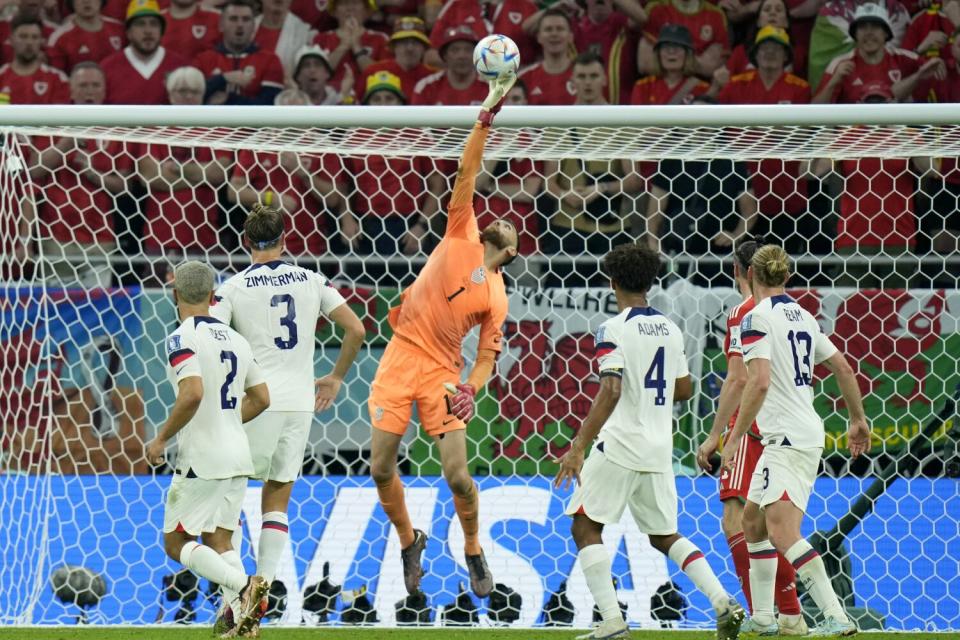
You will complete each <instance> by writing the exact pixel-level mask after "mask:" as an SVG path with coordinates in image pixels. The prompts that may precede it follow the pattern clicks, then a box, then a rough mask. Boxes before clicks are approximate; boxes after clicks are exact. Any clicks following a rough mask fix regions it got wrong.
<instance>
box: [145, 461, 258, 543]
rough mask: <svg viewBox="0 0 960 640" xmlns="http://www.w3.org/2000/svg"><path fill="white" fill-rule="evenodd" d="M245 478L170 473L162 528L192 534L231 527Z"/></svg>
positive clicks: (237, 518) (236, 517)
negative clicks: (210, 477)
mask: <svg viewBox="0 0 960 640" xmlns="http://www.w3.org/2000/svg"><path fill="white" fill-rule="evenodd" d="M246 493H247V479H246V478H243V477H239V478H226V479H222V480H205V479H203V478H187V477H186V476H182V475H179V474H177V475H175V476H173V481H172V482H171V483H170V488H169V489H168V490H167V504H166V507H164V509H163V532H164V533H170V532H171V531H177V530H178V529H179V530H181V531H186V532H187V533H189V534H190V535H192V536H198V535H200V534H201V533H213V532H214V531H216V530H217V529H227V530H228V531H233V530H234V529H236V528H237V523H238V522H239V521H240V510H241V507H243V496H244V495H246Z"/></svg>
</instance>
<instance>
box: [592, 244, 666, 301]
mask: <svg viewBox="0 0 960 640" xmlns="http://www.w3.org/2000/svg"><path fill="white" fill-rule="evenodd" d="M603 272H604V273H606V274H607V275H608V276H609V277H610V279H611V280H612V281H613V284H614V285H616V286H617V287H618V288H620V289H623V290H624V291H628V292H630V293H646V292H647V291H649V290H650V287H652V286H653V282H654V280H656V279H657V276H658V275H659V274H660V254H659V253H657V252H656V251H654V250H653V249H651V248H650V247H648V246H647V245H645V244H622V245H620V246H619V247H616V248H615V249H613V250H612V251H611V252H610V253H608V254H607V255H606V256H604V258H603Z"/></svg>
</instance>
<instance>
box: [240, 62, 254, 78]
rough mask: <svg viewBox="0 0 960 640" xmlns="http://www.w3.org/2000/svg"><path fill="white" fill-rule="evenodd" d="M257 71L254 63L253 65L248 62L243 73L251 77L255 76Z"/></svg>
mask: <svg viewBox="0 0 960 640" xmlns="http://www.w3.org/2000/svg"><path fill="white" fill-rule="evenodd" d="M256 72H257V70H256V69H254V68H253V65H252V64H248V65H247V66H245V67H244V68H243V75H245V76H251V77H253V74H255V73H256Z"/></svg>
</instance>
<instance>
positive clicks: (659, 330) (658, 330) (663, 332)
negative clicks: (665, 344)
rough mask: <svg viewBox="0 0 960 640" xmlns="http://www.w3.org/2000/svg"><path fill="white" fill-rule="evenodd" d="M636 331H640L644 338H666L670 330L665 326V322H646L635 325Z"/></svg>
mask: <svg viewBox="0 0 960 640" xmlns="http://www.w3.org/2000/svg"><path fill="white" fill-rule="evenodd" d="M637 329H639V330H640V333H642V334H643V335H645V336H668V335H670V328H669V327H668V326H667V323H666V322H657V323H656V324H652V323H648V322H639V323H637Z"/></svg>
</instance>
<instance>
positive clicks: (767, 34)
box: [750, 24, 793, 65]
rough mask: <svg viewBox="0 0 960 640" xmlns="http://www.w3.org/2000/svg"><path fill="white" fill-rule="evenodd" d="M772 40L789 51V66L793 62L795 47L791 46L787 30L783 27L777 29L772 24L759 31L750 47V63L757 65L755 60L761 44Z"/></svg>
mask: <svg viewBox="0 0 960 640" xmlns="http://www.w3.org/2000/svg"><path fill="white" fill-rule="evenodd" d="M768 40H772V41H773V42H776V43H777V44H780V45H783V47H784V48H785V49H786V50H787V64H789V63H790V62H791V61H792V60H793V47H792V46H790V34H789V33H787V30H786V29H783V28H782V27H775V26H773V25H772V24H768V25H767V26H765V27H762V28H761V29H760V30H759V31H757V36H756V37H755V38H754V39H753V46H752V47H750V62H752V63H753V64H754V65H756V64H757V62H756V60H755V58H756V56H757V49H758V48H759V47H760V45H761V44H763V43H764V42H767V41H768Z"/></svg>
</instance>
